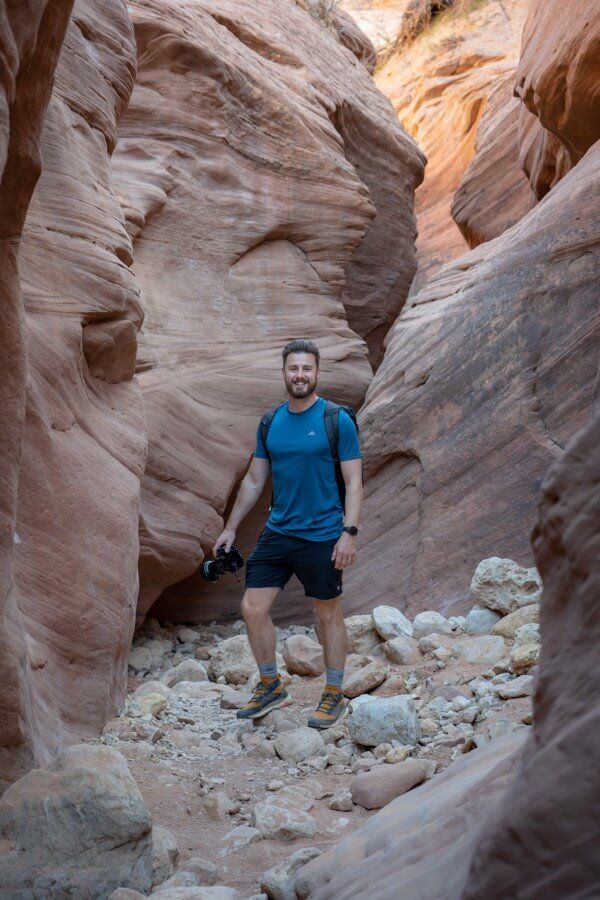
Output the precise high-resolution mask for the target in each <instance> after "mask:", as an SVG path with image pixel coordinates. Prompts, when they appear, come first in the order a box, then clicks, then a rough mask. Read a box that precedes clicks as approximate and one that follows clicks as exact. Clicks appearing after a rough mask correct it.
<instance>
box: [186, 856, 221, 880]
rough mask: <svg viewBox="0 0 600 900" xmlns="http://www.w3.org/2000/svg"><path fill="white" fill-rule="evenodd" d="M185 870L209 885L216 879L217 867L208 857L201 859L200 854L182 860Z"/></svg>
mask: <svg viewBox="0 0 600 900" xmlns="http://www.w3.org/2000/svg"><path fill="white" fill-rule="evenodd" d="M182 865H183V867H184V869H185V871H186V872H192V874H194V875H196V876H197V877H198V881H199V882H200V883H201V884H205V885H211V884H214V883H215V881H216V880H217V867H216V866H215V864H214V862H212V861H211V860H210V859H203V858H202V857H201V856H192V857H191V858H190V859H186V860H185V861H184V862H183V864H182Z"/></svg>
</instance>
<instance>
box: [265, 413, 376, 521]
mask: <svg viewBox="0 0 600 900" xmlns="http://www.w3.org/2000/svg"><path fill="white" fill-rule="evenodd" d="M278 409H280V407H279V406H276V407H275V409H270V410H269V411H268V412H266V413H265V414H264V416H263V417H262V419H261V420H260V425H259V429H260V436H261V439H262V443H263V447H264V448H265V453H266V454H267V456H268V457H269V462H271V457H270V455H269V451H268V450H267V434H268V433H269V428H270V427H271V422H272V421H273V418H274V416H275V413H276V412H277V410H278ZM340 409H343V410H344V412H345V413H347V415H349V416H350V418H351V419H352V421H353V422H354V427H355V428H356V432H357V434H358V440H359V442H360V441H361V438H360V429H359V427H358V422H357V420H356V413H355V411H354V409H353V407H352V406H345V405H343V404H338V403H334V402H333V400H326V401H325V410H324V412H323V418H324V420H325V432H326V433H327V440H328V441H329V450H330V452H331V456H332V458H333V465H334V468H335V480H336V482H337V487H338V492H339V495H340V502H341V504H342V509H343V508H344V504H345V502H346V483H345V481H344V476H343V475H342V466H341V463H340V455H339V452H338V444H339V438H340V426H339V417H340ZM270 508H271V509H272V508H273V498H271V507H270Z"/></svg>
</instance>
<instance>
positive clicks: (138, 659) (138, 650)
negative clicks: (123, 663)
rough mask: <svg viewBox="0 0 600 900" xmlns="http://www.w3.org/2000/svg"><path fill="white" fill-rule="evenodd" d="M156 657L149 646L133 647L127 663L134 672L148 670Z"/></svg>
mask: <svg viewBox="0 0 600 900" xmlns="http://www.w3.org/2000/svg"><path fill="white" fill-rule="evenodd" d="M153 659H154V657H153V655H152V652H151V651H150V650H149V649H148V647H133V648H132V650H131V652H130V653H129V657H128V659H127V665H128V666H129V667H130V668H131V669H133V671H134V672H144V671H148V670H149V669H150V667H151V666H152V660H153Z"/></svg>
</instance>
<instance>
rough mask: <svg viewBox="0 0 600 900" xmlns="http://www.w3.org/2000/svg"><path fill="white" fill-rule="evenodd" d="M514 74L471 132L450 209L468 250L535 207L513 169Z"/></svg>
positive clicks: (521, 177)
mask: <svg viewBox="0 0 600 900" xmlns="http://www.w3.org/2000/svg"><path fill="white" fill-rule="evenodd" d="M513 86H514V72H509V73H508V74H507V75H505V77H504V78H503V79H502V80H501V81H500V82H499V83H498V85H497V86H496V87H495V88H494V90H493V91H492V93H491V94H490V97H489V100H488V104H487V107H486V110H485V112H484V114H483V115H482V117H481V119H480V122H479V127H478V129H477V140H476V144H475V155H474V157H473V159H472V160H471V163H470V165H469V167H468V169H467V171H466V172H465V174H464V175H463V178H462V181H461V183H460V185H459V187H458V190H457V191H456V193H455V195H454V199H453V201H452V206H451V209H450V212H451V215H452V218H453V219H454V221H455V222H456V224H457V225H458V227H459V228H460V230H461V232H462V234H463V237H464V239H465V240H466V242H467V244H468V245H469V247H477V246H478V244H481V243H483V242H484V241H490V240H492V238H495V237H498V235H500V234H502V232H503V231H506V229H507V228H510V226H511V225H514V224H515V223H516V222H518V221H519V219H522V218H523V216H524V215H525V213H527V212H529V210H530V209H531V208H532V207H533V206H534V204H535V197H534V194H533V192H532V190H531V186H530V184H529V180H528V178H527V176H526V175H525V173H524V172H523V171H522V169H521V168H520V165H519V133H520V132H519V116H520V113H521V109H522V107H521V103H520V101H519V100H518V99H516V98H514V97H513V95H512V94H513Z"/></svg>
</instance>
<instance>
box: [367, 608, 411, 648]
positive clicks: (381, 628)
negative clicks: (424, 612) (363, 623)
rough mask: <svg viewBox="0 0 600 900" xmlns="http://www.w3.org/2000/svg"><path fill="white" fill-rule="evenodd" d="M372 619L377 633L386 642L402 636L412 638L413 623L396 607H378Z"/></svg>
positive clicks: (372, 614)
mask: <svg viewBox="0 0 600 900" xmlns="http://www.w3.org/2000/svg"><path fill="white" fill-rule="evenodd" d="M371 618H372V620H373V627H374V628H375V631H376V632H377V634H378V635H379V636H380V638H382V640H384V641H391V640H392V639H393V638H395V637H399V636H400V635H404V636H405V637H412V633H413V627H412V625H411V623H410V622H409V620H408V619H407V618H406V616H405V615H403V614H402V613H401V612H400V610H399V609H396V607H395V606H376V607H375V609H374V610H373V612H372V613H371Z"/></svg>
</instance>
